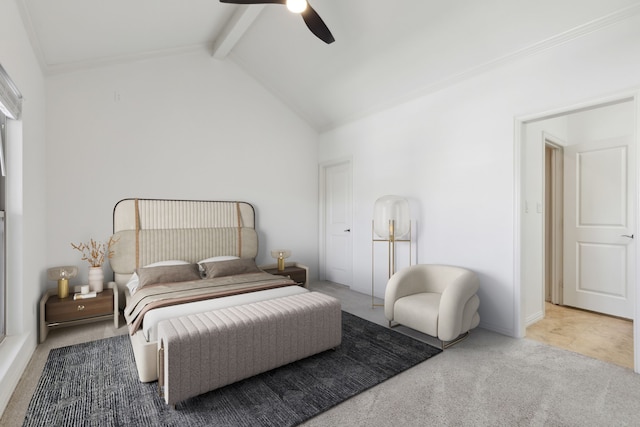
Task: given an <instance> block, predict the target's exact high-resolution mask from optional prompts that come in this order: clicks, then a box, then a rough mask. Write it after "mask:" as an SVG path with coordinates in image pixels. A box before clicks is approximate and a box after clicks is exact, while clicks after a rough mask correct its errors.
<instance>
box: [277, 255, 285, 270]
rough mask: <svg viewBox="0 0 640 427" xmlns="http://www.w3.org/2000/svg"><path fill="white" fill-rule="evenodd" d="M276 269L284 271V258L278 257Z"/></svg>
mask: <svg viewBox="0 0 640 427" xmlns="http://www.w3.org/2000/svg"><path fill="white" fill-rule="evenodd" d="M278 271H284V258H282V257H280V258H278Z"/></svg>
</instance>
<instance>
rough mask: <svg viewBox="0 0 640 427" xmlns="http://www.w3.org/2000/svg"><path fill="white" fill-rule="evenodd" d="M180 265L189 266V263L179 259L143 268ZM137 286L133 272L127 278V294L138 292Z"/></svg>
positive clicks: (137, 281) (138, 279)
mask: <svg viewBox="0 0 640 427" xmlns="http://www.w3.org/2000/svg"><path fill="white" fill-rule="evenodd" d="M182 264H189V263H188V262H187V261H182V260H179V259H171V260H167V261H158V262H154V263H152V264H149V265H145V267H161V266H163V265H182ZM138 285H140V278H139V277H138V275H137V274H136V273H135V272H134V273H133V274H132V275H131V277H130V278H129V281H128V282H127V288H129V292H130V293H131V295H133V294H135V293H136V291H137V290H138Z"/></svg>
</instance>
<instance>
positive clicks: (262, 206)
mask: <svg viewBox="0 0 640 427" xmlns="http://www.w3.org/2000/svg"><path fill="white" fill-rule="evenodd" d="M47 110H48V114H47V137H48V145H47V161H48V164H49V167H48V168H47V183H48V191H47V206H48V216H47V229H48V234H47V236H48V239H47V256H48V263H49V266H55V265H65V264H72V265H78V266H80V267H81V270H80V274H79V277H78V278H77V279H75V280H76V282H79V281H81V280H86V277H87V265H84V264H86V262H81V261H80V253H79V252H77V251H73V250H72V248H71V246H70V242H76V243H78V242H80V241H87V240H88V239H89V238H90V237H93V238H96V239H105V238H107V236H109V235H110V234H111V231H112V210H113V207H114V205H115V204H116V202H118V201H119V200H121V199H123V198H130V197H140V198H169V199H203V200H243V201H247V202H250V203H252V204H253V205H254V206H255V209H256V217H257V228H258V230H259V239H260V249H259V255H258V263H272V262H274V260H273V259H272V258H271V256H270V250H271V249H275V248H279V247H284V248H288V249H291V250H292V251H293V256H292V258H291V259H292V260H295V261H298V262H301V263H304V264H307V265H309V267H310V268H311V275H317V263H318V261H317V259H318V249H317V248H318V237H317V198H318V195H317V188H318V184H317V182H318V178H317V177H318V171H317V133H316V132H315V131H313V130H312V129H311V128H310V127H309V126H308V125H306V124H305V123H304V122H303V121H302V120H301V119H300V118H299V117H297V116H296V115H294V114H293V113H292V112H291V111H290V110H289V109H287V108H286V107H285V106H284V105H283V104H281V103H280V102H279V101H278V100H276V99H275V98H274V96H272V95H271V94H270V93H268V92H267V91H265V90H264V89H263V88H262V87H261V86H259V85H258V84H257V83H256V82H255V81H254V80H252V79H251V78H249V77H247V75H246V74H245V73H244V72H243V71H242V70H241V69H239V68H237V67H236V66H235V65H234V64H233V63H232V62H230V61H218V60H215V59H213V58H211V56H210V55H209V54H207V53H206V52H202V53H196V54H189V55H184V56H176V57H171V58H162V59H155V60H149V61H141V62H137V63H132V64H126V65H117V66H110V67H104V68H100V69H96V70H88V71H83V72H77V73H74V74H66V75H60V76H55V77H50V78H49V79H48V80H47ZM105 274H108V275H109V274H111V273H110V271H108V270H107V271H106V272H105ZM40 286H41V287H42V288H44V287H45V286H51V284H46V283H44V282H43V283H41V284H40Z"/></svg>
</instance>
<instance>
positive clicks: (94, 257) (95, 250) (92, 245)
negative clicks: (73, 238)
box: [71, 236, 118, 267]
mask: <svg viewBox="0 0 640 427" xmlns="http://www.w3.org/2000/svg"><path fill="white" fill-rule="evenodd" d="M117 241H118V239H114V238H113V236H111V237H109V240H108V241H107V242H106V243H105V242H98V241H97V240H93V239H90V240H89V243H84V242H81V243H79V244H77V245H76V244H74V243H73V242H72V243H71V247H72V248H73V249H75V250H77V251H79V252H80V253H81V254H82V258H81V260H82V261H87V262H88V263H89V265H90V266H91V267H102V264H104V259H105V257H106V258H107V259H109V258H111V257H113V255H114V253H115V252H114V251H113V249H112V247H113V245H114V244H115V243H116V242H117Z"/></svg>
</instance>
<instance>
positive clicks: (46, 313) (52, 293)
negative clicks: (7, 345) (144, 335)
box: [39, 282, 120, 342]
mask: <svg viewBox="0 0 640 427" xmlns="http://www.w3.org/2000/svg"><path fill="white" fill-rule="evenodd" d="M111 319H113V325H114V326H115V328H116V329H118V327H119V326H120V325H119V323H120V312H119V310H118V287H117V285H116V284H115V282H110V283H108V284H107V285H106V286H105V289H104V290H103V291H102V292H100V293H99V294H98V295H97V296H96V297H95V298H86V299H79V300H74V299H73V294H69V296H68V297H67V298H58V289H57V288H54V289H49V290H47V291H46V292H45V293H44V294H43V295H42V298H41V299H40V324H39V329H40V334H39V335H40V337H39V338H40V342H43V341H44V340H45V339H46V338H47V335H48V333H49V329H52V328H58V327H64V326H74V325H81V324H84V323H91V322H99V321H102V320H111Z"/></svg>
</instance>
